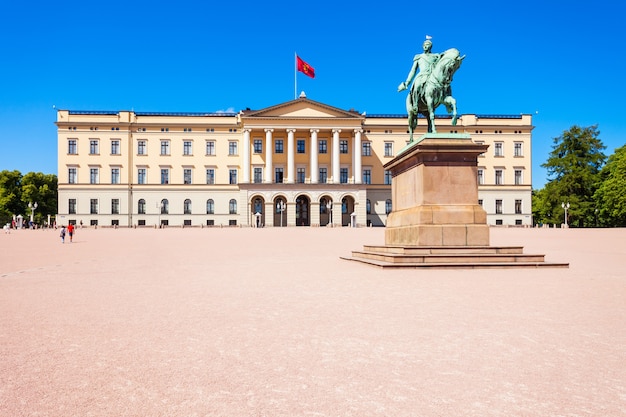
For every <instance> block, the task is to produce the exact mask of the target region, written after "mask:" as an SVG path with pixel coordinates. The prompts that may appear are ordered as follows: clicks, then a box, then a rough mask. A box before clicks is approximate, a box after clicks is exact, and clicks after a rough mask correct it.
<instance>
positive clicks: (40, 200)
mask: <svg viewBox="0 0 626 417" xmlns="http://www.w3.org/2000/svg"><path fill="white" fill-rule="evenodd" d="M57 190H58V186H57V176H56V175H54V174H43V173H41V172H29V173H28V174H26V175H24V177H23V178H22V202H23V204H24V207H26V208H27V211H28V213H27V216H26V217H29V218H30V209H29V208H28V203H37V210H35V223H38V224H42V223H43V222H44V221H47V217H48V214H50V215H54V214H55V213H56V211H57Z"/></svg>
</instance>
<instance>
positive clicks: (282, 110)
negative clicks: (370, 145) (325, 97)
mask: <svg viewBox="0 0 626 417" xmlns="http://www.w3.org/2000/svg"><path fill="white" fill-rule="evenodd" d="M242 118H243V119H265V118H279V119H329V118H330V119H337V118H340V119H355V120H360V119H363V118H364V116H362V115H360V114H359V113H357V112H356V111H346V110H342V109H339V108H337V107H333V106H329V105H327V104H323V103H320V102H317V101H313V100H309V99H307V98H298V99H296V100H293V101H288V102H286V103H282V104H277V105H275V106H271V107H267V108H265V109H261V110H248V111H246V112H244V113H243V114H242Z"/></svg>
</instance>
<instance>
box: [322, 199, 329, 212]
mask: <svg viewBox="0 0 626 417" xmlns="http://www.w3.org/2000/svg"><path fill="white" fill-rule="evenodd" d="M328 204H329V201H328V200H327V199H326V197H322V199H321V200H320V214H326V212H328V207H326V206H327V205H328Z"/></svg>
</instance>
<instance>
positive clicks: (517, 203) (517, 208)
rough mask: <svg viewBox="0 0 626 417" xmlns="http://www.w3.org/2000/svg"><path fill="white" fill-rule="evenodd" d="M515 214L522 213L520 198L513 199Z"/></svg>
mask: <svg viewBox="0 0 626 417" xmlns="http://www.w3.org/2000/svg"><path fill="white" fill-rule="evenodd" d="M515 214H522V200H515Z"/></svg>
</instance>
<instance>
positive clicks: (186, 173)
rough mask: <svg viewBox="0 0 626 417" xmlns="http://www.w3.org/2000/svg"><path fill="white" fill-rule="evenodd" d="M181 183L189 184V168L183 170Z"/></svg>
mask: <svg viewBox="0 0 626 417" xmlns="http://www.w3.org/2000/svg"><path fill="white" fill-rule="evenodd" d="M183 183H184V184H191V168H185V169H183Z"/></svg>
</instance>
